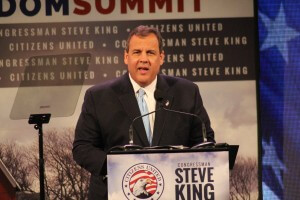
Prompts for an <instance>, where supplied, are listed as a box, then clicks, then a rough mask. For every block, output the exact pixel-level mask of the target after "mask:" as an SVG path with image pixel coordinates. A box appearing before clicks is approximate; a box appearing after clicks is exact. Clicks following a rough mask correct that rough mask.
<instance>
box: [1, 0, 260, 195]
mask: <svg viewBox="0 0 300 200" xmlns="http://www.w3.org/2000/svg"><path fill="white" fill-rule="evenodd" d="M0 2H1V3H0V44H1V51H0V92H1V98H0V109H1V113H0V121H1V126H0V140H1V141H8V140H13V141H16V142H17V143H18V144H20V145H24V146H26V145H30V144H32V143H33V142H34V141H35V140H36V139H37V136H36V131H35V130H34V129H33V127H32V126H30V125H29V124H28V123H27V121H28V117H29V114H30V113H39V112H41V113H44V112H48V111H51V112H52V114H53V117H52V118H51V120H50V123H49V124H48V125H46V126H45V131H47V130H51V129H55V130H58V132H59V130H64V129H65V128H74V126H75V125H76V122H77V119H78V116H79V113H80V110H81V105H82V102H83V95H84V93H85V91H86V89H87V88H89V87H91V86H92V85H94V84H97V83H101V82H105V81H108V80H111V79H114V78H117V77H120V76H121V75H122V74H124V73H126V72H127V69H126V65H125V64H124V62H123V54H124V47H125V45H126V40H127V36H128V34H129V32H130V31H131V30H132V29H133V28H135V27H136V26H138V25H148V26H153V27H156V28H158V29H159V30H160V32H161V34H162V36H163V38H164V40H163V46H164V51H165V54H166V57H165V61H164V64H163V66H162V68H161V73H162V74H166V75H170V76H176V77H181V78H185V79H188V80H191V81H194V82H195V83H196V84H197V85H198V86H199V89H200V93H201V95H202V98H203V101H204V106H205V107H206V109H207V111H208V113H209V116H210V118H211V122H212V126H213V128H214V130H215V134H216V141H217V142H227V143H230V144H237V145H240V149H239V158H238V159H237V162H238V163H239V164H240V166H242V167H241V168H242V169H240V168H239V169H240V170H245V169H248V168H247V167H249V166H254V170H252V176H253V177H254V178H253V177H252V178H251V181H249V184H248V187H247V192H244V191H243V192H244V193H245V194H246V193H247V195H248V196H249V195H250V197H251V199H257V197H258V193H259V192H258V173H257V168H258V167H257V166H258V163H257V162H258V131H257V102H256V79H257V75H256V71H257V67H258V66H257V58H256V57H255V55H256V43H257V41H256V36H255V34H256V28H257V27H256V19H255V17H254V1H253V0H241V1H235V0H228V1H223V0H191V1H190V0H149V1H144V0H93V1H85V0H57V1H41V0H20V1H19V0H8V1H0ZM33 102H34V103H33ZM32 104H34V105H32ZM62 132H63V131H62ZM62 134H63V133H62ZM241 174H242V173H241ZM250 182H251V183H250ZM232 185H234V184H232ZM243 192H240V190H238V188H234V187H233V186H232V187H231V194H232V195H235V196H237V197H238V198H241V197H239V196H243V195H245V194H244V193H243ZM238 193H241V194H238Z"/></svg>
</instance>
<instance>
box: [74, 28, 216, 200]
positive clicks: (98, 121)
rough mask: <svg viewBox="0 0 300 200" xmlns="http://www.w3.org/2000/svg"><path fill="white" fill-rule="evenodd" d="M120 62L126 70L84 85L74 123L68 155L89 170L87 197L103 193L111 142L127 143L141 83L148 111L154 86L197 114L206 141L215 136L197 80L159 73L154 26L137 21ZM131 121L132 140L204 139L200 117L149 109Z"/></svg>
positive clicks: (189, 142) (170, 104)
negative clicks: (118, 75) (79, 108)
mask: <svg viewBox="0 0 300 200" xmlns="http://www.w3.org/2000/svg"><path fill="white" fill-rule="evenodd" d="M124 62H125V64H127V66H128V72H129V73H127V74H125V75H123V76H121V77H120V78H117V79H115V80H112V81H109V82H106V83H104V84H100V85H96V86H94V87H91V88H90V89H88V90H87V91H86V94H85V98H84V103H83V106H82V112H81V114H80V117H79V120H78V123H77V126H76V130H75V139H74V144H73V156H74V159H75V161H76V162H77V163H78V164H79V165H81V166H82V167H83V168H85V169H86V170H88V171H89V172H90V173H91V180H90V188H89V199H100V200H102V199H103V200H104V199H107V184H106V179H105V175H106V154H107V152H108V150H109V149H110V148H112V147H114V146H117V145H125V144H128V141H129V134H128V130H129V127H130V125H131V123H132V120H133V119H134V118H135V117H137V116H140V115H141V113H142V112H141V109H142V108H139V106H140V105H139V104H138V101H137V98H138V94H137V93H138V91H139V90H140V89H143V91H144V92H145V94H144V99H143V100H144V102H146V107H147V111H148V112H151V111H153V110H155V109H157V108H158V104H156V101H155V99H154V91H155V90H160V91H161V92H162V93H163V94H164V99H165V105H164V106H166V107H167V108H169V109H172V110H177V111H182V112H188V113H193V114H196V115H198V116H200V117H201V119H202V121H203V122H204V123H205V126H206V130H207V139H208V141H212V142H214V132H213V130H212V128H211V127H210V121H209V117H208V115H207V113H206V110H205V108H204V107H203V103H202V99H201V96H200V93H199V88H198V87H197V85H196V84H194V83H192V82H190V81H187V80H184V79H180V78H174V77H169V76H165V75H160V74H159V71H160V66H161V65H162V64H163V62H164V51H163V50H162V38H161V36H160V33H159V32H158V31H157V30H156V29H154V28H149V27H147V26H139V27H137V28H135V29H134V30H133V31H132V32H131V33H130V35H129V37H128V40H127V48H126V50H125V51H124ZM148 125H149V127H148ZM133 127H134V130H135V131H134V140H133V141H134V144H136V145H140V146H144V147H148V146H163V145H184V146H189V147H191V146H193V145H195V144H198V143H201V142H203V136H202V132H201V128H202V122H201V121H200V120H199V119H197V118H195V117H192V116H188V115H183V114H177V113H173V112H167V111H165V110H160V111H158V112H156V113H154V114H151V115H150V116H148V121H147V122H144V121H143V120H137V121H136V122H135V123H134V125H133ZM145 127H148V128H145ZM146 129H147V130H146Z"/></svg>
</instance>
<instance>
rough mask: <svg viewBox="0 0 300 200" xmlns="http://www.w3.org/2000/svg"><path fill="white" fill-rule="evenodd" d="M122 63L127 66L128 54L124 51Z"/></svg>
mask: <svg viewBox="0 0 300 200" xmlns="http://www.w3.org/2000/svg"><path fill="white" fill-rule="evenodd" d="M124 63H125V64H126V65H127V64H128V53H127V52H126V50H124Z"/></svg>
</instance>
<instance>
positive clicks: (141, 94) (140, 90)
mask: <svg viewBox="0 0 300 200" xmlns="http://www.w3.org/2000/svg"><path fill="white" fill-rule="evenodd" d="M144 95H145V91H144V90H143V89H142V88H141V89H139V92H138V96H139V97H140V98H143V97H144Z"/></svg>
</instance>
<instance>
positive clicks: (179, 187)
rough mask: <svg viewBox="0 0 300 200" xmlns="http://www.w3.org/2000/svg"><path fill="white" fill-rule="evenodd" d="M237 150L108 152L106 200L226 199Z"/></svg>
mask: <svg viewBox="0 0 300 200" xmlns="http://www.w3.org/2000/svg"><path fill="white" fill-rule="evenodd" d="M237 151H238V146H237V145H219V146H217V145H216V146H213V147H202V148H198V149H187V148H183V149H180V148H178V147H165V148H163V147H157V148H152V149H138V150H124V151H120V150H115V151H111V152H110V153H109V154H108V156H107V174H108V199H109V200H115V199H128V200H140V199H142V200H156V199H161V200H196V199H197V200H199V199H200V200H201V199H222V200H226V199H229V169H232V168H233V165H234V162H235V158H236V154H237Z"/></svg>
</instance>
